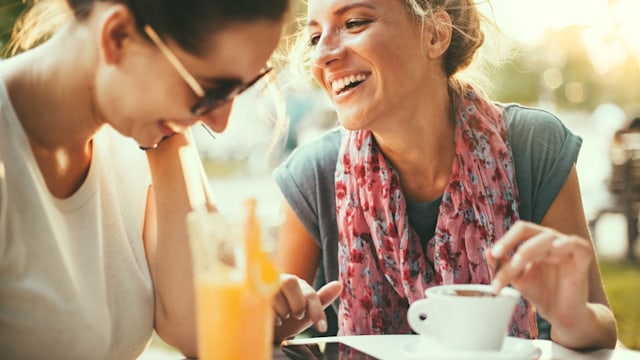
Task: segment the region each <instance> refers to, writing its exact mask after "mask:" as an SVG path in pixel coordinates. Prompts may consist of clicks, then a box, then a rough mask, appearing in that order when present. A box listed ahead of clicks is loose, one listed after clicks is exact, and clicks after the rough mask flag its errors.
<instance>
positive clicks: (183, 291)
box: [147, 134, 197, 356]
mask: <svg viewBox="0 0 640 360" xmlns="http://www.w3.org/2000/svg"><path fill="white" fill-rule="evenodd" d="M184 146H190V145H189V139H188V137H186V136H185V135H183V134H176V135H174V136H172V137H171V138H170V139H168V140H166V141H164V142H163V143H162V145H161V146H159V147H158V148H157V149H154V150H151V151H148V154H147V157H148V160H149V166H150V169H151V176H152V182H153V193H154V199H155V222H156V224H157V225H156V226H157V230H156V234H157V238H156V239H155V251H154V254H153V255H152V257H151V258H152V259H151V260H150V269H151V275H152V278H153V283H154V289H155V299H156V307H155V329H156V331H157V332H158V334H159V335H160V337H161V338H162V339H163V340H164V341H166V342H167V343H169V344H171V345H173V346H175V347H177V348H178V349H179V350H180V351H182V352H183V353H184V354H185V355H187V356H195V355H196V345H197V342H196V326H195V310H194V304H195V302H194V286H193V277H192V274H193V268H192V263H191V253H190V247H189V239H188V235H187V224H186V215H187V213H188V212H189V211H191V210H192V209H191V206H190V204H189V201H188V197H187V192H186V185H185V180H184V175H183V171H182V167H181V163H180V157H179V149H180V148H181V147H184Z"/></svg>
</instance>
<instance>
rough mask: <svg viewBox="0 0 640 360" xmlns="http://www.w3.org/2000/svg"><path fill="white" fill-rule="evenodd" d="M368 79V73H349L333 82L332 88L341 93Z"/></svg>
mask: <svg viewBox="0 0 640 360" xmlns="http://www.w3.org/2000/svg"><path fill="white" fill-rule="evenodd" d="M366 79H367V75H364V74H358V75H349V76H345V77H343V78H341V79H337V80H334V81H332V82H331V88H332V90H333V92H334V93H335V94H336V95H340V94H342V93H343V92H345V91H348V90H350V89H353V88H355V87H357V86H358V85H360V84H362V82H364V81H365V80H366Z"/></svg>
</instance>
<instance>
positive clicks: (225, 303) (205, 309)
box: [196, 273, 273, 360]
mask: <svg viewBox="0 0 640 360" xmlns="http://www.w3.org/2000/svg"><path fill="white" fill-rule="evenodd" d="M196 294H197V296H196V303H197V308H196V311H197V314H198V354H199V359H204V360H208V359H256V360H261V359H265V360H266V359H271V357H272V354H271V352H272V350H271V349H272V346H273V345H272V340H273V309H272V308H271V298H270V297H265V296H260V295H259V294H257V293H256V292H255V291H254V290H253V289H252V287H250V286H249V284H248V283H247V282H246V281H244V279H233V277H228V276H223V275H222V274H221V273H211V274H201V275H200V276H199V277H198V279H197V280H196Z"/></svg>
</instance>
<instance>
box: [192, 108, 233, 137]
mask: <svg viewBox="0 0 640 360" xmlns="http://www.w3.org/2000/svg"><path fill="white" fill-rule="evenodd" d="M234 101H235V100H231V101H230V102H228V103H226V104H224V105H223V106H221V107H219V108H217V109H215V110H213V111H212V112H210V113H208V114H205V115H202V116H201V117H199V118H198V120H200V121H202V122H203V123H205V124H206V125H207V126H208V127H209V128H210V129H211V130H213V131H215V132H217V133H221V132H223V131H224V130H225V129H226V128H227V125H228V124H229V116H230V114H231V109H232V107H233V102H234Z"/></svg>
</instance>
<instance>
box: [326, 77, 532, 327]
mask: <svg viewBox="0 0 640 360" xmlns="http://www.w3.org/2000/svg"><path fill="white" fill-rule="evenodd" d="M453 106H454V116H455V121H456V128H455V149H456V155H455V159H454V162H453V164H452V172H451V178H450V180H449V183H448V185H447V186H446V187H445V190H444V193H443V195H442V203H441V205H440V210H439V215H438V221H437V225H436V232H435V236H434V238H432V239H430V240H429V241H428V243H427V246H426V249H427V253H426V254H425V253H424V251H423V248H422V246H421V244H420V239H419V237H418V236H417V234H416V233H415V232H414V231H413V229H412V228H411V226H410V225H409V220H408V216H407V212H406V201H405V198H404V196H403V194H402V189H401V187H400V179H399V176H398V174H397V172H396V171H395V170H394V169H393V167H392V166H391V165H390V164H388V163H387V161H386V160H385V158H384V155H383V154H382V153H381V152H380V151H379V149H378V148H377V146H376V143H375V139H374V138H373V136H372V135H371V133H370V132H369V131H366V130H357V131H351V132H348V133H347V135H345V136H344V137H343V141H342V145H341V149H340V153H339V155H338V163H337V166H336V174H335V181H336V183H335V184H336V211H337V218H338V228H339V234H340V239H339V241H338V252H339V254H338V258H339V268H340V280H341V281H342V283H343V284H344V290H343V292H342V294H341V295H340V308H339V313H338V319H339V320H338V321H339V325H340V330H339V333H340V334H341V335H366V334H392V333H409V332H410V331H411V329H410V327H409V325H408V323H407V321H406V314H407V309H408V307H409V304H410V303H412V302H414V301H415V300H418V299H421V298H423V297H424V290H425V289H427V288H428V287H430V286H434V285H440V284H454V283H473V284H488V283H490V282H491V273H490V270H489V266H488V264H487V261H486V259H485V257H484V251H485V249H487V248H490V247H491V246H492V244H493V243H494V242H495V241H496V240H497V239H498V238H500V237H501V236H502V235H503V234H504V233H505V232H506V231H507V230H508V229H509V228H510V227H511V226H512V225H513V224H514V222H515V221H516V220H518V191H517V186H516V183H515V174H514V171H513V161H512V158H511V150H510V147H509V145H508V143H507V132H506V127H505V124H504V121H503V119H502V113H501V112H500V111H499V109H497V108H496V107H495V106H494V105H492V104H490V103H489V102H487V101H486V100H485V99H483V98H482V97H480V96H477V94H476V93H475V92H474V91H473V89H471V88H468V89H467V90H466V91H465V92H464V94H462V95H454V99H453ZM509 334H510V335H512V336H519V337H527V338H535V337H536V336H537V328H536V321H535V310H534V309H533V307H532V306H531V305H530V304H529V303H528V302H526V301H525V300H521V301H520V303H519V304H518V306H517V307H516V310H515V312H514V316H513V319H512V322H511V325H510V329H509Z"/></svg>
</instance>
